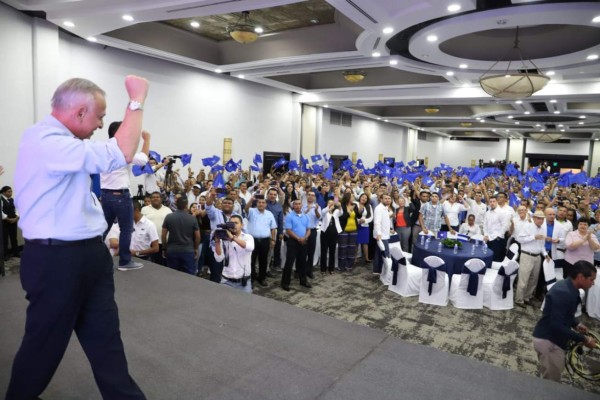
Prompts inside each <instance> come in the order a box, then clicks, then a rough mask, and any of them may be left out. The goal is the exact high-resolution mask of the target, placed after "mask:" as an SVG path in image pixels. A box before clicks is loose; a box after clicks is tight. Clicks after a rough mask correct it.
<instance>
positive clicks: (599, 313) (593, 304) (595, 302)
mask: <svg viewBox="0 0 600 400" xmlns="http://www.w3.org/2000/svg"><path fill="white" fill-rule="evenodd" d="M596 274H597V275H600V268H598V267H596ZM586 308H587V313H588V315H589V316H590V317H592V318H596V319H600V284H599V285H594V286H592V287H591V288H589V289H588V295H587V299H586Z"/></svg>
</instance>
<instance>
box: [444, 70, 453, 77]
mask: <svg viewBox="0 0 600 400" xmlns="http://www.w3.org/2000/svg"><path fill="white" fill-rule="evenodd" d="M446 75H447V76H454V72H452V71H448V72H446Z"/></svg>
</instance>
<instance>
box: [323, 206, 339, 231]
mask: <svg viewBox="0 0 600 400" xmlns="http://www.w3.org/2000/svg"><path fill="white" fill-rule="evenodd" d="M340 215H341V211H340V210H338V209H333V211H332V212H329V207H323V208H322V209H321V232H325V231H326V230H327V228H329V224H330V223H331V219H332V218H333V221H334V223H335V229H336V230H337V233H342V226H341V225H340Z"/></svg>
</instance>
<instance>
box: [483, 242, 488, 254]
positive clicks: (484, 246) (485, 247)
mask: <svg viewBox="0 0 600 400" xmlns="http://www.w3.org/2000/svg"><path fill="white" fill-rule="evenodd" d="M487 251H488V245H487V243H485V242H483V254H487Z"/></svg>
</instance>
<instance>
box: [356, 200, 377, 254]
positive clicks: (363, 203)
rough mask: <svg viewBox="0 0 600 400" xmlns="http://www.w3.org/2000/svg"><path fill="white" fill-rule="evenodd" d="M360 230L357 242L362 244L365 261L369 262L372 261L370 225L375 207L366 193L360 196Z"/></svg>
mask: <svg viewBox="0 0 600 400" xmlns="http://www.w3.org/2000/svg"><path fill="white" fill-rule="evenodd" d="M357 208H358V210H357V211H358V223H359V224H360V225H359V227H358V232H357V235H356V243H357V244H359V245H361V246H362V248H361V250H362V255H363V258H364V260H365V262H366V263H367V264H368V263H370V262H371V260H370V259H369V240H370V239H371V235H370V233H369V232H370V228H369V225H370V224H371V222H372V221H373V208H372V207H371V203H370V202H369V196H368V195H367V194H366V193H363V194H361V195H360V196H359V197H358V203H357Z"/></svg>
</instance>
